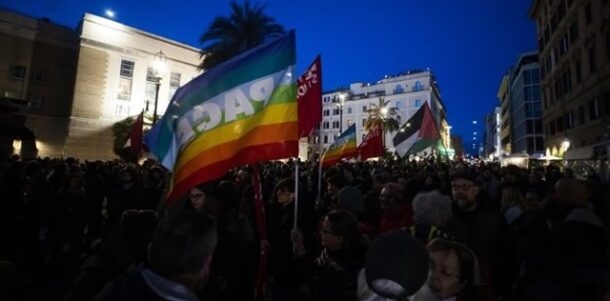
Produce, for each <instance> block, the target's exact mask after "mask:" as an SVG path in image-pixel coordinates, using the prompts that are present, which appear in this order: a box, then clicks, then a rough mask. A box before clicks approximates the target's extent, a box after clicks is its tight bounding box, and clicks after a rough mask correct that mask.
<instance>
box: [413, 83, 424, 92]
mask: <svg viewBox="0 0 610 301" xmlns="http://www.w3.org/2000/svg"><path fill="white" fill-rule="evenodd" d="M423 89H424V85H422V83H421V82H419V81H416V82H415V86H413V88H412V91H413V92H416V91H422V90H423Z"/></svg>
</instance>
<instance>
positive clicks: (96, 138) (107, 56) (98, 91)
mask: <svg viewBox="0 0 610 301" xmlns="http://www.w3.org/2000/svg"><path fill="white" fill-rule="evenodd" d="M159 52H162V53H163V54H164V55H165V57H166V60H165V66H164V68H163V70H162V71H161V72H160V73H159V74H158V76H160V77H161V81H160V88H159V97H158V104H157V114H158V115H162V114H163V113H164V111H165V109H166V108H167V105H168V103H169V100H170V99H171V97H172V96H173V94H174V92H175V91H176V90H177V89H178V88H179V87H180V86H182V85H184V84H185V83H187V82H188V81H190V80H191V79H193V78H194V77H196V76H198V75H199V74H200V73H201V72H200V71H199V70H198V68H197V66H198V64H199V63H200V61H201V58H200V56H199V49H197V48H194V47H191V46H189V45H185V44H182V43H178V42H176V41H172V40H169V39H167V38H164V37H160V36H157V35H154V34H151V33H148V32H144V31H142V30H139V29H136V28H133V27H129V26H126V25H123V24H120V23H118V22H115V21H112V20H109V19H106V18H102V17H98V16H95V15H92V14H85V16H84V17H83V20H82V23H81V26H80V45H79V59H78V66H77V70H76V81H75V87H74V99H73V103H72V110H71V115H70V120H69V131H68V132H69V135H68V138H67V141H66V144H65V148H64V154H63V155H64V156H74V157H78V158H83V159H87V158H96V159H109V158H114V157H115V155H114V154H113V152H112V140H113V135H112V131H111V127H112V125H113V124H114V123H116V122H117V121H120V120H123V119H125V118H126V117H128V116H135V115H137V114H139V113H140V112H141V111H142V110H146V109H147V113H148V114H149V115H152V113H153V109H154V103H155V90H156V84H155V82H156V80H155V79H154V77H155V76H154V75H153V73H154V72H153V70H154V69H153V68H154V67H155V66H154V63H155V61H154V59H155V55H156V54H157V53H159ZM41 155H43V154H41Z"/></svg>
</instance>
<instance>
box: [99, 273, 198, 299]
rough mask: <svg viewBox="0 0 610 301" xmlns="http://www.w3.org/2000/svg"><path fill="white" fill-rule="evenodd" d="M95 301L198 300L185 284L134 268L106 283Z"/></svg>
mask: <svg viewBox="0 0 610 301" xmlns="http://www.w3.org/2000/svg"><path fill="white" fill-rule="evenodd" d="M93 300H95V301H102V300H109V301H110V300H112V301H123V300H125V301H127V300H131V301H134V300H135V301H138V300H143V301H144V300H147V301H148V300H151V301H154V300H176V301H178V300H180V301H197V300H199V299H198V298H197V296H195V295H194V294H193V293H192V292H191V291H190V290H188V289H187V288H186V287H185V286H183V285H181V284H179V283H177V282H174V281H171V280H168V279H166V278H163V277H161V276H159V275H158V274H156V273H154V272H153V271H151V270H148V269H141V270H134V271H131V272H129V273H127V274H125V275H124V276H121V277H120V278H118V279H117V280H115V281H114V282H112V283H110V284H108V285H107V286H106V287H105V288H104V289H103V290H102V291H101V292H100V293H99V294H98V295H97V296H96V297H95V299H93Z"/></svg>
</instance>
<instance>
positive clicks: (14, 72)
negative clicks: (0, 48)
mask: <svg viewBox="0 0 610 301" xmlns="http://www.w3.org/2000/svg"><path fill="white" fill-rule="evenodd" d="M8 77H9V78H11V79H18V80H24V79H25V66H20V65H10V66H9V71H8Z"/></svg>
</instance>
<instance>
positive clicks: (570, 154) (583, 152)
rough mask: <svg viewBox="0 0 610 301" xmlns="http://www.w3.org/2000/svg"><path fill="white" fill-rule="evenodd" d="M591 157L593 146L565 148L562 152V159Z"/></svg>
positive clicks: (585, 158)
mask: <svg viewBox="0 0 610 301" xmlns="http://www.w3.org/2000/svg"><path fill="white" fill-rule="evenodd" d="M592 158H593V147H592V146H585V147H579V148H575V149H570V150H567V151H566V152H565V153H563V159H564V160H589V159H592Z"/></svg>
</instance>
